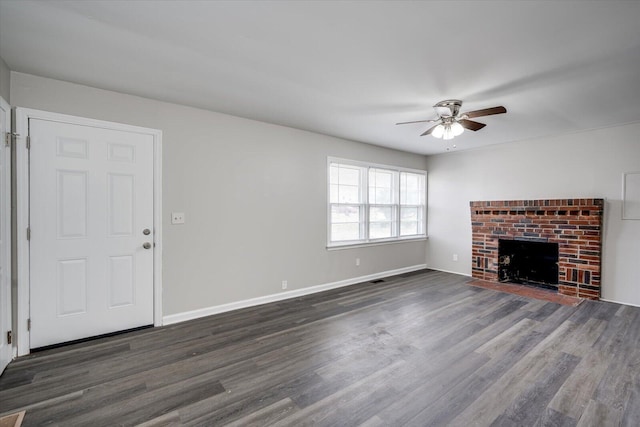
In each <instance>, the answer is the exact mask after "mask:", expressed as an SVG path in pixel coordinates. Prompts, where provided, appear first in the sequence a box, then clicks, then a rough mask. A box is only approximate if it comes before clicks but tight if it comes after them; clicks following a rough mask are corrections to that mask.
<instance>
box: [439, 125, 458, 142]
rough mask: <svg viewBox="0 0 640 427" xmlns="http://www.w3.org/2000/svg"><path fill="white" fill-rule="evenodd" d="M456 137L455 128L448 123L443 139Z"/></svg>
mask: <svg viewBox="0 0 640 427" xmlns="http://www.w3.org/2000/svg"><path fill="white" fill-rule="evenodd" d="M454 137H455V135H454V133H453V130H452V129H451V125H449V124H448V125H446V126H445V127H444V134H443V135H442V139H444V140H450V139H453V138H454Z"/></svg>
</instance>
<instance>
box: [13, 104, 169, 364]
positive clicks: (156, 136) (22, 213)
mask: <svg viewBox="0 0 640 427" xmlns="http://www.w3.org/2000/svg"><path fill="white" fill-rule="evenodd" d="M15 111H16V133H17V134H18V135H19V136H18V138H17V143H16V192H17V213H16V220H17V227H16V229H17V232H16V234H17V236H15V240H16V242H17V258H18V259H17V261H18V268H17V270H18V271H17V272H16V277H17V281H18V292H17V293H18V307H17V319H18V326H17V343H18V356H23V355H26V354H29V351H30V348H29V329H28V321H29V318H30V314H29V310H30V308H29V307H30V303H29V287H30V279H29V261H30V260H29V241H28V240H27V227H29V150H28V149H27V144H26V141H27V139H26V136H27V135H28V134H29V119H41V120H49V121H54V122H63V123H71V124H77V125H83V126H93V127H98V128H103V129H112V130H119V131H124V132H136V133H141V134H145V135H151V136H152V137H153V153H154V154H153V223H154V227H155V230H154V233H155V234H154V242H155V248H154V251H153V322H154V326H162V131H161V130H157V129H149V128H142V127H138V126H130V125H125V124H121V123H114V122H106V121H102V120H94V119H86V118H82V117H76V116H68V115H65V114H57V113H50V112H47V111H39V110H32V109H28V108H16V110H15Z"/></svg>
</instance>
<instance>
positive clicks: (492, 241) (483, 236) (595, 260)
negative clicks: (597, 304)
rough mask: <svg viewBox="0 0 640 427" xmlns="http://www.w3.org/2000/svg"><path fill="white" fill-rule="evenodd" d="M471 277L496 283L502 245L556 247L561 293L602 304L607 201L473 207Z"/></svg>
mask: <svg viewBox="0 0 640 427" xmlns="http://www.w3.org/2000/svg"><path fill="white" fill-rule="evenodd" d="M470 206H471V228H472V232H473V237H472V243H473V249H472V251H473V252H472V262H473V264H472V275H473V277H474V278H476V279H481V280H488V281H492V282H497V281H498V240H499V239H507V240H513V239H518V240H534V241H539V242H550V243H558V249H559V254H558V255H559V256H558V292H559V293H560V294H563V295H569V296H577V297H580V298H588V299H596V300H597V299H600V261H601V254H602V216H603V208H604V200H603V199H559V200H503V201H476V202H471V203H470Z"/></svg>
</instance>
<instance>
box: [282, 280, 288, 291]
mask: <svg viewBox="0 0 640 427" xmlns="http://www.w3.org/2000/svg"><path fill="white" fill-rule="evenodd" d="M282 289H287V281H286V280H283V281H282Z"/></svg>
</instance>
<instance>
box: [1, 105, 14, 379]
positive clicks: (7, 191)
mask: <svg viewBox="0 0 640 427" xmlns="http://www.w3.org/2000/svg"><path fill="white" fill-rule="evenodd" d="M0 109H1V110H2V111H4V114H5V126H4V128H2V129H0V137H1V139H0V145H1V146H2V147H1V148H0V149H2V150H4V151H5V156H4V157H3V158H2V160H3V161H4V165H2V166H3V167H2V173H4V177H2V178H3V179H2V180H1V181H2V184H3V186H4V188H2V191H0V195H1V197H2V198H3V200H1V201H0V207H1V208H2V210H1V211H0V216H1V217H2V220H1V221H0V226H1V227H2V230H0V232H1V233H2V245H3V247H2V250H1V251H0V254H2V257H3V259H2V260H0V262H1V263H2V268H3V274H4V278H5V279H6V282H4V283H2V282H0V284H2V287H0V292H1V293H2V297H3V298H2V304H3V306H2V307H0V316H3V317H4V318H3V319H2V320H3V322H1V323H0V324H1V325H2V326H6V327H8V328H9V329H8V330H11V329H12V325H11V323H12V322H13V315H12V313H13V308H12V304H13V302H12V298H11V143H9V146H5V141H6V140H5V138H6V137H7V136H5V135H10V132H11V107H10V106H9V104H8V103H7V102H6V101H5V100H4V98H2V97H0ZM9 141H11V138H9ZM1 279H2V278H0V280H1ZM8 330H5V329H2V330H0V333H1V334H2V335H0V340H3V341H4V344H6V345H7V346H8V348H9V351H10V352H11V354H10V356H9V360H11V358H13V357H14V356H15V354H16V352H15V344H9V343H8V339H7V337H6V335H5V334H6V333H7V331H8ZM5 340H6V341H5ZM3 369H4V366H1V365H0V374H1V373H2V370H3Z"/></svg>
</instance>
